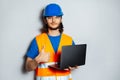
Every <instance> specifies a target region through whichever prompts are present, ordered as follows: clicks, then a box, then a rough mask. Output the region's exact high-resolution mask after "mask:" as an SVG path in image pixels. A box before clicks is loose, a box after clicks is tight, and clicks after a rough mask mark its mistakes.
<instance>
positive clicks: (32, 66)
mask: <svg viewBox="0 0 120 80" xmlns="http://www.w3.org/2000/svg"><path fill="white" fill-rule="evenodd" d="M37 66H38V63H37V61H36V60H34V59H33V60H30V61H28V62H27V63H26V70H27V71H32V70H35V69H36V68H37Z"/></svg>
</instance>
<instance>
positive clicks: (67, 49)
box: [60, 44, 86, 69]
mask: <svg viewBox="0 0 120 80" xmlns="http://www.w3.org/2000/svg"><path fill="white" fill-rule="evenodd" d="M85 58H86V44H79V45H72V46H63V47H62V54H61V61H60V68H61V69H65V68H68V67H69V66H71V67H73V66H76V65H77V66H80V65H84V64H85Z"/></svg>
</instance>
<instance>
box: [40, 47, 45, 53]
mask: <svg viewBox="0 0 120 80" xmlns="http://www.w3.org/2000/svg"><path fill="white" fill-rule="evenodd" d="M44 52H45V45H44V46H43V47H42V50H41V53H44Z"/></svg>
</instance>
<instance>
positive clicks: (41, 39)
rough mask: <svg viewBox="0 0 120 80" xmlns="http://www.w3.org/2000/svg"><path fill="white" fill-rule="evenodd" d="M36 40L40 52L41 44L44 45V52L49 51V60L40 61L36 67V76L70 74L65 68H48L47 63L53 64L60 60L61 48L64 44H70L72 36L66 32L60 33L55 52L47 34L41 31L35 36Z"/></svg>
mask: <svg viewBox="0 0 120 80" xmlns="http://www.w3.org/2000/svg"><path fill="white" fill-rule="evenodd" d="M36 41H37V45H38V49H39V52H41V49H42V48H43V46H45V49H44V50H45V52H49V53H50V60H49V61H48V62H47V63H40V65H39V66H38V68H37V69H36V76H39V77H48V76H49V77H50V76H67V75H69V74H70V71H65V70H63V71H62V70H61V71H60V70H55V69H51V68H48V65H50V64H55V63H56V62H59V61H60V54H61V48H62V46H64V45H72V38H71V37H69V36H67V35H66V34H61V39H60V43H59V47H58V51H57V53H55V52H54V49H53V47H52V44H51V42H50V40H49V38H48V35H47V34H46V33H42V34H40V35H38V36H36Z"/></svg>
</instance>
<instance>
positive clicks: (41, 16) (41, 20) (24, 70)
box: [21, 9, 46, 80]
mask: <svg viewBox="0 0 120 80" xmlns="http://www.w3.org/2000/svg"><path fill="white" fill-rule="evenodd" d="M43 12H44V9H42V10H41V11H40V14H39V21H40V22H41V23H42V25H43V27H44V26H45V25H46V24H45V20H44V17H43ZM43 27H42V28H41V27H40V29H39V31H40V32H42V31H43V30H42V29H43ZM31 42H32V41H31ZM31 42H30V43H31ZM29 47H30V44H29ZM29 47H28V48H27V50H26V53H25V55H24V56H23V64H22V67H21V72H22V74H24V75H25V74H27V73H28V71H26V69H25V63H26V59H27V56H26V54H27V51H28V50H29ZM34 72H35V71H34ZM33 76H34V79H33V80H36V79H35V73H34V75H33Z"/></svg>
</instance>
